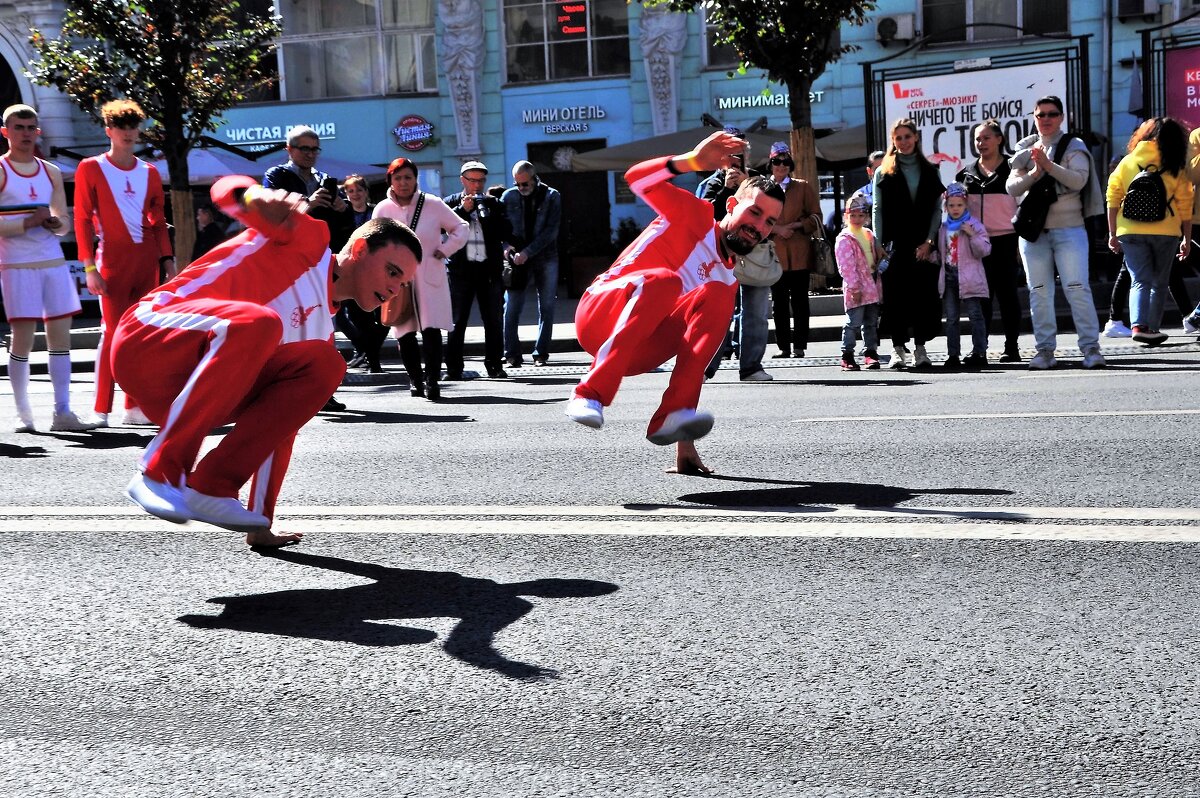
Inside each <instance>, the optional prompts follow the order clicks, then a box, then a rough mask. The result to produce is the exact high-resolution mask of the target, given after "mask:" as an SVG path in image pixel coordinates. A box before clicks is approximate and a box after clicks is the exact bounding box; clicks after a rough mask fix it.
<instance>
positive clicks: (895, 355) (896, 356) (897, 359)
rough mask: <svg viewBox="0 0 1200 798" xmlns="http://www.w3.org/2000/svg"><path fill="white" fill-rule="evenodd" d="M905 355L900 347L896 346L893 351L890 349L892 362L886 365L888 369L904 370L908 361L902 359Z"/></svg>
mask: <svg viewBox="0 0 1200 798" xmlns="http://www.w3.org/2000/svg"><path fill="white" fill-rule="evenodd" d="M907 354H908V353H907V352H905V351H904V347H902V346H897V347H895V348H894V349H892V361H891V362H890V363H888V368H890V369H902V368H906V367H907V366H908V361H906V360H905V359H904V356H905V355H907Z"/></svg>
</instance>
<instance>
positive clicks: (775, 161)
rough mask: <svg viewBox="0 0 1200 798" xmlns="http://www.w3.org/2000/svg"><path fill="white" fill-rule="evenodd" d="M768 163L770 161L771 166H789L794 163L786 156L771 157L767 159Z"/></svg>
mask: <svg viewBox="0 0 1200 798" xmlns="http://www.w3.org/2000/svg"><path fill="white" fill-rule="evenodd" d="M768 163H770V164H771V166H789V167H790V166H795V165H796V164H794V163H792V162H791V161H790V160H788V159H786V158H772V159H771V160H770V161H768Z"/></svg>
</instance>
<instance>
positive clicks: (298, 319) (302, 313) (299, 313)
mask: <svg viewBox="0 0 1200 798" xmlns="http://www.w3.org/2000/svg"><path fill="white" fill-rule="evenodd" d="M319 307H321V306H320V305H311V306H309V307H307V308H296V309H295V310H293V311H292V326H293V327H299V326H301V325H302V324H304V323H305V322H306V321H308V317H309V316H311V315H312V314H313V311H314V310H316V309H317V308H319Z"/></svg>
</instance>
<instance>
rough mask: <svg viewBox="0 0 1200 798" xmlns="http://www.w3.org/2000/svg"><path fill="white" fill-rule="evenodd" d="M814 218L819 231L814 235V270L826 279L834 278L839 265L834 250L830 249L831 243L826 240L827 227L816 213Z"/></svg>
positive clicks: (813, 215) (812, 239)
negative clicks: (834, 258)
mask: <svg viewBox="0 0 1200 798" xmlns="http://www.w3.org/2000/svg"><path fill="white" fill-rule="evenodd" d="M812 218H813V220H814V221H816V223H817V231H816V232H815V233H813V234H812V238H811V239H810V240H811V241H812V270H813V271H814V272H816V273H817V274H823V275H825V276H826V277H832V276H833V275H835V274H837V273H838V270H837V263H836V262H835V261H834V260H833V250H831V249H830V248H829V242H828V241H826V240H825V225H823V224H821V217H820V216H817V215H816V214H815V213H814V214H812Z"/></svg>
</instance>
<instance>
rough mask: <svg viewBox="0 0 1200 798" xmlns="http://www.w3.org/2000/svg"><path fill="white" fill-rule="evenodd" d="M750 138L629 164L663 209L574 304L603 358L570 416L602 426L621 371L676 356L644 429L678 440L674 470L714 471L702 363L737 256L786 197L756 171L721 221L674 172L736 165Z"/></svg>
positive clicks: (585, 338) (720, 332)
mask: <svg viewBox="0 0 1200 798" xmlns="http://www.w3.org/2000/svg"><path fill="white" fill-rule="evenodd" d="M744 146H745V143H744V142H743V141H742V140H741V139H739V138H737V137H736V136H733V135H730V134H729V133H726V132H718V133H714V134H713V135H711V136H709V137H708V138H706V139H705V140H704V141H702V142H700V144H699V145H698V146H697V147H696V148H695V149H694V150H692V151H691V152H689V153H687V154H685V155H678V156H675V157H671V158H655V159H652V160H649V161H644V162H643V163H640V164H638V165H636V166H634V167H632V168H631V169H630V170H629V171H628V172H626V173H625V181H626V182H627V183H628V184H629V187H630V188H631V189H633V192H634V193H635V194H637V195H638V196H639V197H641V198H642V199H644V200H645V201H646V202H647V203H648V204H649V205H650V207H652V208H653V209H654V210H655V211H657V212H658V214H659V215H658V218H657V219H655V220H654V221H653V222H651V224H650V226H649V227H647V228H646V229H645V231H643V232H642V234H641V235H640V236H638V238H637V239H636V240H635V241H634V242H633V243H632V244H630V245H629V246H628V247H627V248H626V249H625V251H624V252H622V253H621V255H620V257H619V258H617V262H616V263H615V264H613V266H612V268H610V269H609V270H608V271H607V272H605V273H604V274H602V275H600V276H599V277H597V278H596V280H595V282H593V283H592V284H591V286H589V287H588V289H587V291H586V292H585V293H584V296H583V298H582V299H581V300H580V301H579V307H578V309H577V311H576V313H575V329H576V332H577V334H578V336H579V343H580V344H582V345H583V348H584V349H586V350H587V351H588V352H589V353H591V354H592V355H593V356H594V357H595V360H594V361H593V362H592V366H591V368H590V369H589V370H588V373H587V375H586V376H585V377H584V378H583V380H582V381H581V382H580V383H579V385H578V386H576V388H575V391H574V393H573V394H572V397H571V400H570V401H569V402H568V403H567V409H566V414H567V416H568V417H569V418H571V419H572V420H573V421H577V422H579V423H580V424H583V425H584V426H588V427H592V428H595V429H599V428H600V427H601V426H603V424H604V407H605V406H607V405H609V404H611V403H612V401H613V399H614V398H615V396H616V393H617V389H618V388H619V387H620V385H621V380H622V378H624V377H626V376H630V375H633V374H644V373H646V372H648V371H651V370H653V369H655V368H657V367H659V366H661V365H662V364H663V363H665V362H666V361H667V360H669V359H671V358H675V368H674V370H673V371H672V373H671V381H670V384H669V385H668V386H667V390H666V392H665V393H664V394H663V398H662V402H661V404H660V405H659V407H658V410H657V411H656V412H655V413H654V416H653V417H652V418H651V419H650V425H649V427H648V429H647V433H646V437H647V438H648V439H649V440H650V442H651V443H655V444H658V445H660V446H665V445H667V444H669V443H674V444H676V453H675V468H674V469H673V470H674V471H677V472H679V473H709V472H710V471H709V469H708V468H707V467H706V466H705V465H704V463H703V462H702V461H701V460H700V456H699V454H698V453H697V452H696V446H695V444H694V443H693V441H695V440H697V439H699V438H702V437H704V436H705V435H707V434H708V432H709V430H711V429H712V426H713V417H712V415H711V414H709V413H706V412H703V411H700V410H697V408H696V405H697V403H698V402H699V399H700V388H701V386H702V385H703V384H704V368H705V366H707V365H708V362H709V361H710V360H711V359H712V356H713V353H714V352H716V351H717V347H718V346H720V345H721V341H722V340H723V339H724V336H725V330H726V329H727V328H728V327H729V319H730V317H731V316H732V314H733V300H734V295H735V293H736V291H737V280H736V278H734V276H733V265H734V258H735V257H736V256H738V255H745V254H747V253H748V252H750V250H752V249H753V248H754V247H755V245H757V244H758V243H759V242H760V241H764V240H765V239H766V238H767V236H768V235H770V233H771V229H772V228H773V227H774V225H775V221H776V219H778V218H779V214H780V213H781V212H782V211H783V200H784V197H783V192H782V191H781V190H780V188H779V187H778V186H777V185H775V183H773V182H771V180H770V179H769V178H766V177H752V178H748V179H746V180H745V181H743V182H742V184H741V186H740V187H739V188H738V190H737V192H736V193H735V194H734V195H733V196H732V197H729V198H728V199H727V200H726V203H727V204H726V207H727V209H728V213H727V214H726V215H725V216H724V218H722V219H721V221H719V222H714V221H713V209H712V205H710V204H709V203H707V202H705V201H704V200H701V199H697V198H696V197H694V196H692V194H691V193H689V192H687V191H684V190H683V189H681V188H679V187H678V186H675V185H672V184H671V182H670V180H671V178H672V177H674V176H676V175H680V174H683V173H685V172H699V171H711V170H713V169H717V168H719V167H728V166H729V165H730V163H731V156H732V155H733V154H734V153H740V152H741V151H742V148H743V147H744Z"/></svg>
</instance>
